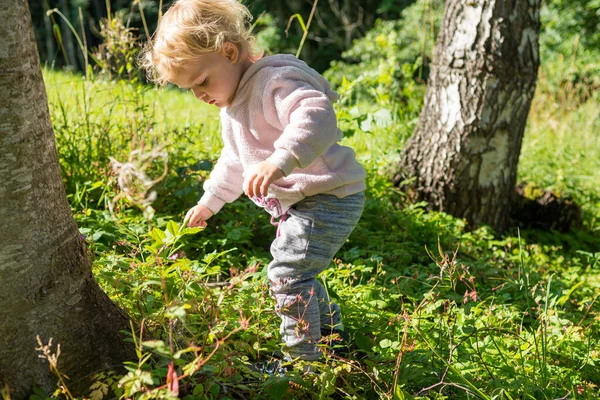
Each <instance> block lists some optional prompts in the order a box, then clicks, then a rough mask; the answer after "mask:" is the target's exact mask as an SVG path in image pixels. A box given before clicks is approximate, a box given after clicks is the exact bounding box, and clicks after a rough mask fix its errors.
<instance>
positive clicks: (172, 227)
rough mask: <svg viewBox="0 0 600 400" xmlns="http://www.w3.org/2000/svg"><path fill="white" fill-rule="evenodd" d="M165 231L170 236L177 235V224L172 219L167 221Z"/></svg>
mask: <svg viewBox="0 0 600 400" xmlns="http://www.w3.org/2000/svg"><path fill="white" fill-rule="evenodd" d="M167 232H169V233H170V234H171V235H172V236H177V234H178V233H179V225H177V223H176V222H175V221H173V220H171V221H169V222H167Z"/></svg>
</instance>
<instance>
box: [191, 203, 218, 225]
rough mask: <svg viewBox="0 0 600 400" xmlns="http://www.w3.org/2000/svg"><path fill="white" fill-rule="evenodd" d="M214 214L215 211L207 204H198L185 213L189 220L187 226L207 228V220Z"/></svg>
mask: <svg viewBox="0 0 600 400" xmlns="http://www.w3.org/2000/svg"><path fill="white" fill-rule="evenodd" d="M212 216H213V212H212V211H210V209H209V208H208V207H206V206H203V205H202V204H198V205H197V206H195V207H194V208H192V209H191V210H190V211H188V212H187V214H186V215H185V219H187V220H188V223H187V226H189V227H190V228H194V227H197V226H199V227H201V228H206V220H207V219H209V218H210V217H212Z"/></svg>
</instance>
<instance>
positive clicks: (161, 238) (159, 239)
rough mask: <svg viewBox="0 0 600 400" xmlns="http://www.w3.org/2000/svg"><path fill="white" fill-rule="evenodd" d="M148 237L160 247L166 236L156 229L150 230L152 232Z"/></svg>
mask: <svg viewBox="0 0 600 400" xmlns="http://www.w3.org/2000/svg"><path fill="white" fill-rule="evenodd" d="M150 236H151V237H152V239H154V241H155V242H156V244H158V245H162V244H163V243H164V240H165V239H166V237H167V235H166V234H165V233H164V232H163V231H161V230H160V229H158V228H154V229H152V232H150Z"/></svg>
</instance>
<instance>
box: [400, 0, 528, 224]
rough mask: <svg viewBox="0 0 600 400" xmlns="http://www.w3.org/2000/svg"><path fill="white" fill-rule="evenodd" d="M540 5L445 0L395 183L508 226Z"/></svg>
mask: <svg viewBox="0 0 600 400" xmlns="http://www.w3.org/2000/svg"><path fill="white" fill-rule="evenodd" d="M539 9H540V0H529V1H526V0H447V2H446V11H445V16H444V24H443V27H442V29H441V31H440V33H439V36H438V39H437V44H436V48H435V52H434V63H433V64H432V65H431V75H430V76H429V81H428V87H427V93H426V95H425V104H424V107H423V111H422V113H421V116H420V120H419V124H418V127H417V129H416V131H415V133H414V134H413V136H412V137H411V139H410V140H409V142H408V143H407V146H406V148H405V149H404V151H403V154H402V159H401V161H400V171H399V173H398V174H397V175H396V177H395V178H394V183H395V184H396V185H402V186H404V187H405V188H406V189H407V190H408V192H409V194H410V195H411V197H412V198H414V199H415V200H425V201H427V202H428V204H429V207H430V208H431V209H436V210H440V211H445V212H448V213H450V214H452V215H455V216H457V217H462V218H465V219H466V220H467V221H468V223H469V225H470V226H471V227H474V226H476V225H480V224H488V225H490V226H492V227H493V228H494V229H496V230H499V231H502V230H504V229H505V228H506V227H507V224H508V215H509V206H510V199H511V197H512V193H513V191H514V187H515V183H516V173H517V162H518V160H519V153H520V151H521V142H522V138H523V132H524V130H525V123H526V120H527V114H528V113H529V108H530V105H531V100H532V98H533V95H534V92H535V84H536V79H537V70H538V66H539V52H538V32H539V25H540V22H539ZM412 177H414V180H413V181H412V182H411V181H409V183H408V184H407V181H406V179H407V178H412Z"/></svg>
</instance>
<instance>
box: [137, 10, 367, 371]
mask: <svg viewBox="0 0 600 400" xmlns="http://www.w3.org/2000/svg"><path fill="white" fill-rule="evenodd" d="M250 20H251V15H250V13H249V12H248V10H247V9H246V7H244V6H243V5H241V4H240V3H239V2H238V1H237V0H178V1H176V2H175V3H174V4H173V6H172V7H171V8H170V9H169V10H168V11H167V12H166V13H165V15H164V16H163V17H162V19H161V20H160V22H159V24H158V28H157V30H156V33H155V34H154V36H153V38H152V42H151V43H149V45H148V47H147V48H146V49H145V51H144V53H143V57H142V64H143V67H145V68H146V69H147V70H148V71H149V76H150V78H151V79H152V80H153V81H155V82H157V83H159V84H165V83H167V82H171V83H173V84H175V85H177V86H179V87H181V88H184V89H189V90H191V91H192V92H193V93H194V95H195V96H196V98H197V99H198V100H201V101H204V102H206V103H209V104H213V105H215V106H217V107H219V108H220V109H221V112H220V117H221V123H222V136H223V142H224V146H223V150H222V152H221V155H220V157H219V160H218V161H217V163H216V165H215V167H214V169H213V171H212V172H211V174H210V178H209V179H208V180H207V181H206V182H205V183H204V190H205V193H204V195H203V196H202V198H201V199H200V201H199V202H198V205H196V206H195V207H194V208H192V209H191V210H190V211H189V212H188V214H187V218H189V222H188V225H189V226H192V227H193V226H206V220H208V219H209V218H210V217H211V216H212V215H214V214H215V213H217V212H219V210H220V209H221V207H223V205H224V204H225V203H230V202H233V201H234V200H236V199H237V198H238V197H239V196H240V195H241V194H242V193H245V194H246V195H247V196H248V197H250V198H251V199H252V200H253V201H254V202H255V203H256V204H257V205H259V206H261V207H263V208H265V210H266V211H267V212H269V213H270V214H271V216H272V221H274V219H275V218H279V223H278V228H277V235H276V238H275V240H274V241H273V243H272V245H271V254H272V256H273V261H272V262H271V263H270V264H269V266H268V277H269V281H270V287H271V294H272V295H273V296H274V297H275V300H276V311H277V313H278V315H279V316H280V317H281V320H282V322H281V334H282V336H283V340H284V341H285V343H286V351H287V352H288V353H289V355H290V356H291V357H292V358H300V359H304V360H316V359H317V358H318V357H319V355H320V354H319V349H318V347H317V342H318V341H319V339H320V337H321V335H322V333H325V332H331V330H334V331H337V332H343V327H342V323H341V316H340V308H339V306H338V305H337V304H335V303H331V302H330V300H329V298H328V296H327V293H326V292H325V289H324V287H323V286H322V285H321V284H320V283H319V282H318V281H317V280H316V277H317V275H318V274H319V273H320V272H321V271H323V270H324V269H325V268H326V267H327V266H328V265H329V263H330V262H331V259H332V258H333V256H334V255H335V253H336V252H337V251H338V250H339V248H340V247H341V246H342V244H343V243H344V242H345V241H346V239H347V237H348V235H349V234H350V232H352V230H353V229H354V226H355V225H356V224H357V222H358V220H359V218H360V216H361V213H362V210H363V205H364V189H365V182H364V179H365V171H364V169H363V168H362V167H361V166H360V164H358V163H357V162H356V157H355V153H354V151H353V150H352V149H350V148H348V147H344V146H340V145H339V144H337V142H338V141H339V140H340V139H341V138H342V133H341V131H340V129H338V127H337V121H336V116H335V112H334V110H333V107H332V101H333V100H335V99H336V94H335V92H333V91H332V90H331V89H330V87H329V83H328V82H327V81H326V80H325V79H324V78H323V77H322V76H321V75H320V74H319V73H317V72H316V71H315V70H313V69H311V68H310V67H309V66H308V65H306V63H304V62H303V61H300V60H298V59H297V58H295V57H294V56H292V55H275V56H269V57H264V58H261V55H260V54H259V53H258V52H257V51H256V50H255V48H254V47H253V38H252V37H251V36H250V35H249V32H248V27H249V21H250Z"/></svg>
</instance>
